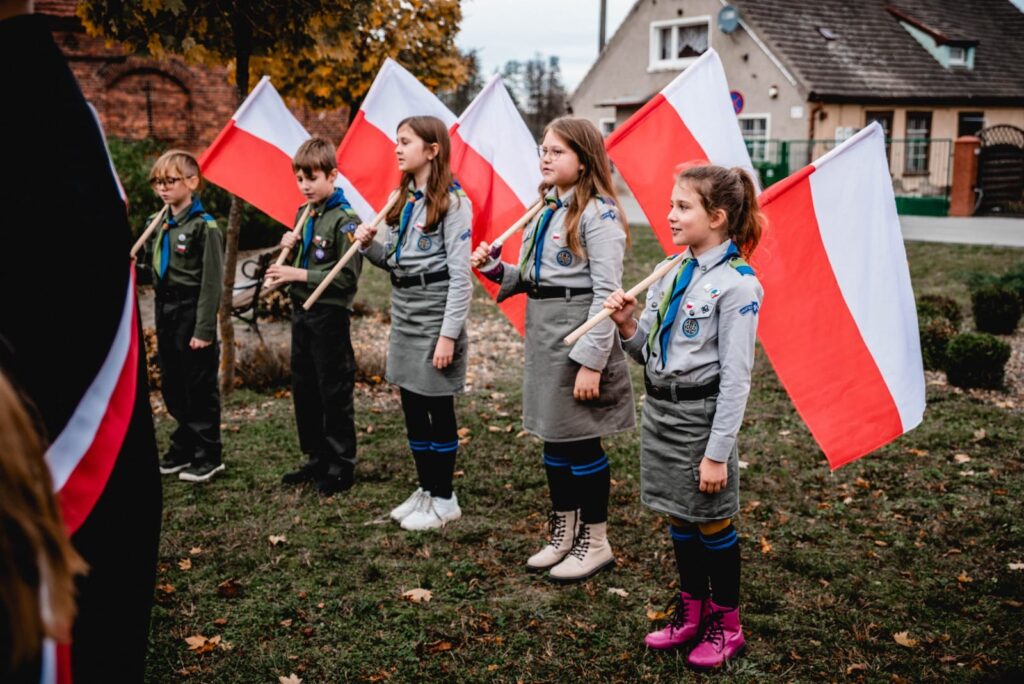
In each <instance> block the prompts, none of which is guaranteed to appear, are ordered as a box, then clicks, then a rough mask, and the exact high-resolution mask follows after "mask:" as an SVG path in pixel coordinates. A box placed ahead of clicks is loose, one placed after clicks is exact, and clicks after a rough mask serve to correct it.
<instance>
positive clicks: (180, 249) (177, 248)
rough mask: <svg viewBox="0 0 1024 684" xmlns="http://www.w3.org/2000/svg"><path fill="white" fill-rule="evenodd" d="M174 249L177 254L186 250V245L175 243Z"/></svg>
mask: <svg viewBox="0 0 1024 684" xmlns="http://www.w3.org/2000/svg"><path fill="white" fill-rule="evenodd" d="M174 251H175V252H177V253H178V254H184V253H186V252H187V251H188V247H186V246H185V245H175V246H174Z"/></svg>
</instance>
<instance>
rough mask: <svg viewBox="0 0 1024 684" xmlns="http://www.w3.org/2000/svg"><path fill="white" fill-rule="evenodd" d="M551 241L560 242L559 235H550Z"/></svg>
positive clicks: (560, 237)
mask: <svg viewBox="0 0 1024 684" xmlns="http://www.w3.org/2000/svg"><path fill="white" fill-rule="evenodd" d="M551 239H552V240H555V241H556V242H557V241H558V240H561V239H562V236H561V235H559V234H558V233H553V234H552V235H551Z"/></svg>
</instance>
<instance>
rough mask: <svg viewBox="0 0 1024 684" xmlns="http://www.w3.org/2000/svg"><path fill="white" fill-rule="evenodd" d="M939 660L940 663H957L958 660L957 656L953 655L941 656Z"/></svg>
mask: <svg viewBox="0 0 1024 684" xmlns="http://www.w3.org/2000/svg"><path fill="white" fill-rule="evenodd" d="M939 662H940V663H955V662H956V656H951V655H947V656H942V657H941V658H939Z"/></svg>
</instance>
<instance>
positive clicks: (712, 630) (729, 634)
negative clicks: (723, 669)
mask: <svg viewBox="0 0 1024 684" xmlns="http://www.w3.org/2000/svg"><path fill="white" fill-rule="evenodd" d="M708 607H709V610H710V615H709V616H708V618H707V620H706V621H705V622H704V632H703V633H702V634H701V636H700V643H698V644H697V646H696V648H694V649H693V650H692V651H690V657H689V662H690V665H692V666H693V667H695V668H697V669H700V670H710V669H712V668H715V667H719V666H721V665H722V664H723V663H725V661H727V660H730V659H732V658H735V657H736V656H738V655H739V654H740V651H742V650H743V647H744V645H745V644H746V640H745V639H744V638H743V628H742V627H740V611H739V608H726V607H724V606H720V605H718V604H716V603H715V602H713V601H708Z"/></svg>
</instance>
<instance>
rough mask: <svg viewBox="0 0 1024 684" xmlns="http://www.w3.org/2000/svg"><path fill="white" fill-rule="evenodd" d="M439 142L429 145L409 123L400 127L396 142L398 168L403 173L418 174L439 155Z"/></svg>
mask: <svg viewBox="0 0 1024 684" xmlns="http://www.w3.org/2000/svg"><path fill="white" fill-rule="evenodd" d="M437 152H438V144H437V143H430V144H429V145H428V144H427V142H426V141H425V140H423V138H421V137H420V136H418V135H416V132H415V131H413V130H412V127H411V126H409V124H405V125H403V126H401V127H399V129H398V141H397V143H396V144H395V157H397V158H398V169H399V170H400V171H401V172H402V173H411V174H413V175H416V174H417V173H419V172H420V171H422V170H423V169H424V168H426V167H429V165H430V162H431V161H432V160H433V159H434V157H436V156H437Z"/></svg>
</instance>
